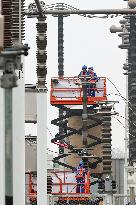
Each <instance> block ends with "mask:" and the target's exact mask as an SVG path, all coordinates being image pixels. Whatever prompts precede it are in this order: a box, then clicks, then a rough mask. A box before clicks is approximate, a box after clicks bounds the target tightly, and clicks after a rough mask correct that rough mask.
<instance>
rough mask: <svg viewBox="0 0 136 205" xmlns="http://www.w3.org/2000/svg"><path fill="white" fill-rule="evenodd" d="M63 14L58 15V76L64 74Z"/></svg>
mask: <svg viewBox="0 0 136 205" xmlns="http://www.w3.org/2000/svg"><path fill="white" fill-rule="evenodd" d="M63 36H64V32H63V15H58V76H59V77H62V76H63V75H64V46H63V43H64V40H63Z"/></svg>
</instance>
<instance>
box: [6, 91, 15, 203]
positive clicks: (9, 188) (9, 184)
mask: <svg viewBox="0 0 136 205" xmlns="http://www.w3.org/2000/svg"><path fill="white" fill-rule="evenodd" d="M12 138H13V136H12V88H7V89H5V205H13V139H12Z"/></svg>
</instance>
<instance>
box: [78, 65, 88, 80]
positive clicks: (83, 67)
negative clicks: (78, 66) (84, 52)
mask: <svg viewBox="0 0 136 205" xmlns="http://www.w3.org/2000/svg"><path fill="white" fill-rule="evenodd" d="M87 74H88V71H87V66H86V65H83V66H82V71H81V72H80V74H79V75H78V76H79V77H82V76H86V75H87Z"/></svg>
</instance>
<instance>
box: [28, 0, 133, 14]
mask: <svg viewBox="0 0 136 205" xmlns="http://www.w3.org/2000/svg"><path fill="white" fill-rule="evenodd" d="M35 1H36V0H35ZM25 14H26V15H38V14H39V12H37V11H33V12H32V14H31V13H30V12H29V11H25ZM43 14H45V15H48V14H51V15H60V14H62V15H71V14H92V15H93V14H122V15H123V14H136V9H101V10H45V11H43Z"/></svg>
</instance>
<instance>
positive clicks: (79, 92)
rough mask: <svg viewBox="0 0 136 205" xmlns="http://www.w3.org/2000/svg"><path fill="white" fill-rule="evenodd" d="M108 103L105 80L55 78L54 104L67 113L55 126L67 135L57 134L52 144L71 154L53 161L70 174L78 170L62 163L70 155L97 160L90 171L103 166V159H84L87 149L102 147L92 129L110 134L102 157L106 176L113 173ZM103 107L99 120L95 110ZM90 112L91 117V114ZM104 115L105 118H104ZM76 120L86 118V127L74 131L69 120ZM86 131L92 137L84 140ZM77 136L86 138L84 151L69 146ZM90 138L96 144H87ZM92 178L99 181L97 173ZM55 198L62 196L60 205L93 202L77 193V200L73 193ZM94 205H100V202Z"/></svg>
mask: <svg viewBox="0 0 136 205" xmlns="http://www.w3.org/2000/svg"><path fill="white" fill-rule="evenodd" d="M106 102H107V92H106V78H105V77H99V78H98V80H91V79H90V77H88V76H80V77H63V78H58V77H54V78H51V92H50V103H51V104H52V105H53V106H55V107H57V108H61V109H62V110H63V112H64V115H63V116H61V117H58V118H57V119H55V120H52V122H51V123H52V124H54V125H56V126H59V127H61V128H62V129H63V130H64V131H65V132H63V133H61V134H60V133H58V134H56V136H55V138H54V139H52V140H51V141H52V143H54V144H57V145H58V146H59V147H63V148H65V149H66V150H70V152H68V151H66V152H64V153H63V154H59V156H58V157H55V158H54V160H53V161H54V163H58V164H59V165H61V166H64V167H65V168H66V169H67V170H70V169H71V170H74V168H75V167H73V166H71V165H69V164H67V163H65V162H64V161H62V159H63V158H65V157H68V156H69V155H71V154H70V153H75V154H76V155H79V158H82V159H84V161H86V159H87V158H89V157H91V159H93V158H94V162H89V164H86V166H88V168H91V169H95V168H96V167H97V165H98V164H99V163H101V162H102V158H101V157H97V156H82V154H81V153H82V151H83V150H84V149H86V150H87V151H88V150H89V149H90V150H91V149H92V148H93V147H95V146H96V145H99V144H101V143H102V139H100V138H99V137H97V136H94V135H90V134H89V133H88V130H89V129H90V128H93V127H96V126H99V125H101V126H102V132H104V137H105V132H106V139H105V141H104V144H105V147H104V149H105V152H104V151H103V153H102V155H103V154H105V158H104V163H105V165H104V166H105V168H106V173H107V170H108V173H110V168H111V161H110V154H109V150H110V145H109V144H110V143H111V140H110V139H109V138H110V131H111V129H110V123H107V121H108V120H110V115H111V113H110V111H111V107H112V106H109V107H107V105H106V106H105V103H106ZM100 105H101V106H102V109H101V110H102V111H103V113H102V116H101V115H100V117H98V116H96V111H94V114H92V111H93V110H94V108H97V107H99V106H100ZM77 106H78V107H79V106H80V108H79V109H76V108H77ZM71 107H72V109H71ZM90 111H91V113H90V114H89V112H90ZM104 111H105V114H104ZM88 114H89V115H88ZM104 115H105V118H103V117H104ZM72 116H82V120H83V127H82V128H81V129H74V128H71V127H69V124H68V123H67V120H68V119H69V118H70V117H72ZM85 116H86V117H87V118H88V119H87V118H86V119H85V118H84V117H85ZM88 120H91V124H90V125H88V123H87V121H88ZM85 130H86V131H87V133H88V134H87V136H84V133H83V131H85ZM75 134H78V135H82V137H83V147H81V149H80V148H78V149H77V148H76V147H74V146H73V145H72V144H70V143H69V140H67V138H69V137H71V136H72V135H75ZM87 137H88V138H91V139H92V142H91V143H90V144H88V143H87V140H86V138H87ZM107 137H108V138H107ZM106 153H108V156H107V155H106ZM102 157H103V156H102ZM91 161H92V160H91ZM91 176H93V177H95V176H96V175H95V174H94V173H93V174H92V173H91ZM97 176H98V175H97ZM96 183H97V182H96ZM89 187H90V186H89ZM61 188H62V187H61ZM89 192H90V189H89ZM54 194H55V195H59V196H60V194H61V195H62V196H61V197H60V198H59V200H58V204H65V203H63V202H64V201H66V202H67V200H70V201H73V200H74V201H75V204H76V203H77V204H78V201H82V204H91V201H90V200H89V199H88V198H87V196H86V193H83V196H84V197H81V196H80V194H79V193H74V195H76V196H77V197H76V198H75V199H74V198H71V197H72V196H71V195H72V193H71V192H67V197H65V196H64V193H60V192H59V191H58V192H57V193H54ZM65 199H67V200H65ZM61 202H62V203H61ZM71 203H72V202H71ZM92 203H93V202H92ZM73 204H74V202H73ZM79 204H80V203H79ZM94 204H97V202H96V203H94Z"/></svg>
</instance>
